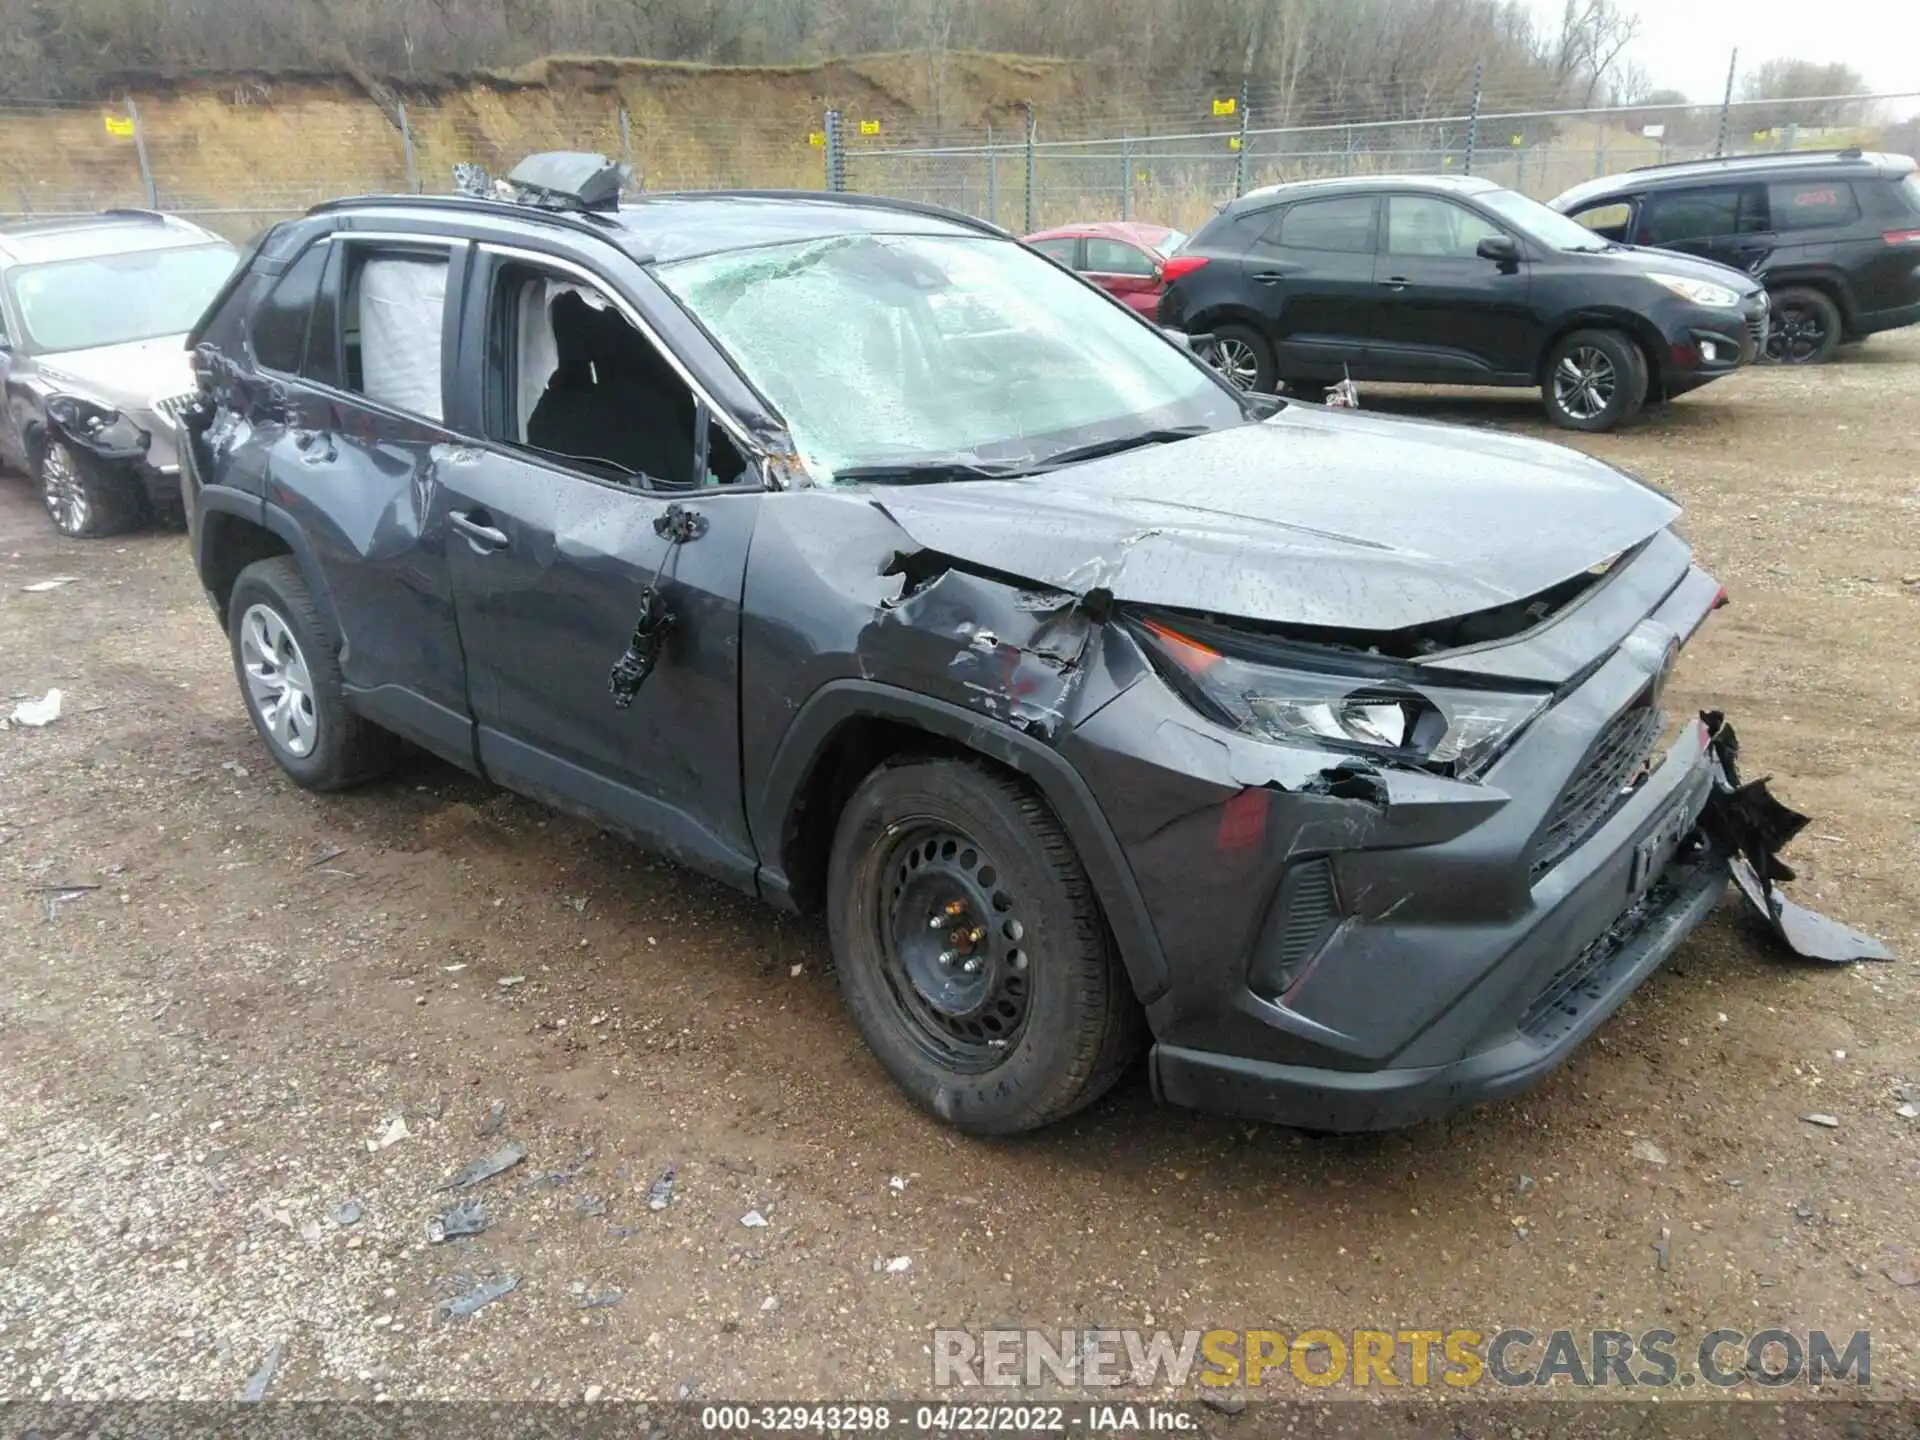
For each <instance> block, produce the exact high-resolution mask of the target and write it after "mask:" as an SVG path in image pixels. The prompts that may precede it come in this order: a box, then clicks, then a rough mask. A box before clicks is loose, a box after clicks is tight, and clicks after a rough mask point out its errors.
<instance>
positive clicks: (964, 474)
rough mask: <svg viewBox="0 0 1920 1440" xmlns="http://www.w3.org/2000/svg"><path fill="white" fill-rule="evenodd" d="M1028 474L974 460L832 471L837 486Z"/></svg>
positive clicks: (897, 462) (893, 463)
mask: <svg viewBox="0 0 1920 1440" xmlns="http://www.w3.org/2000/svg"><path fill="white" fill-rule="evenodd" d="M1026 473H1028V472H1027V471H1024V470H1020V469H1016V468H1013V467H1011V466H1004V465H1002V466H994V465H981V464H978V463H976V462H974V461H971V460H882V461H879V462H877V463H875V464H872V465H842V466H841V467H840V468H839V469H838V470H835V471H834V472H833V478H834V480H835V482H836V483H839V482H846V483H849V484H851V483H854V482H857V481H862V480H864V481H867V482H868V483H870V484H874V485H941V484H945V483H946V482H947V481H949V480H1013V479H1017V478H1018V477H1019V476H1021V475H1024V474H1026Z"/></svg>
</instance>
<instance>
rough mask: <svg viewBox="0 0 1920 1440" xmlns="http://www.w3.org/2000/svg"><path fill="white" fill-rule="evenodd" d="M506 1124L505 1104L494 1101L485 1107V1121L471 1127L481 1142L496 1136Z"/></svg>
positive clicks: (501, 1101)
mask: <svg viewBox="0 0 1920 1440" xmlns="http://www.w3.org/2000/svg"><path fill="white" fill-rule="evenodd" d="M506 1123H507V1102H506V1101H504V1100H494V1101H492V1102H490V1103H489V1104H488V1106H487V1116H486V1119H484V1120H482V1121H481V1122H480V1123H479V1124H478V1125H476V1126H474V1127H473V1133H474V1134H475V1135H476V1136H477V1137H479V1138H480V1139H482V1140H485V1139H486V1138H487V1137H488V1136H490V1135H498V1134H499V1133H500V1131H501V1129H502V1127H504V1126H505V1125H506Z"/></svg>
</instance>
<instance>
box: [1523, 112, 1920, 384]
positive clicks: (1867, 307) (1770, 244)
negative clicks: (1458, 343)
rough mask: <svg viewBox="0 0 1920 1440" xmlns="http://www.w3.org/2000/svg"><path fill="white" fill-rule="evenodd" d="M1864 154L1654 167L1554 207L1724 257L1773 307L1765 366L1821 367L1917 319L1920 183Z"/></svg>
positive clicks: (1906, 167) (1623, 236)
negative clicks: (1852, 345)
mask: <svg viewBox="0 0 1920 1440" xmlns="http://www.w3.org/2000/svg"><path fill="white" fill-rule="evenodd" d="M1914 169H1915V166H1914V162H1913V161H1912V160H1911V159H1909V158H1908V157H1907V156H1905V155H1869V154H1863V153H1861V152H1860V151H1859V150H1829V151H1817V152H1797V153H1791V154H1781V155H1742V156H1738V157H1735V158H1732V159H1726V160H1702V161H1695V162H1691V163H1677V164H1672V165H1653V166H1648V167H1647V168H1645V169H1641V170H1633V171H1630V172H1628V173H1627V174H1625V175H1609V176H1608V177H1607V178H1606V179H1604V180H1593V181H1589V182H1588V183H1587V184H1585V185H1576V186H1575V187H1574V188H1573V189H1571V190H1569V191H1567V193H1566V194H1564V195H1562V196H1560V197H1559V198H1557V199H1556V200H1554V201H1552V202H1551V203H1552V207H1553V208H1554V209H1555V210H1557V211H1560V212H1561V213H1563V214H1566V215H1569V216H1571V217H1572V218H1573V219H1575V220H1577V221H1579V222H1580V224H1581V225H1582V226H1584V227H1585V228H1587V229H1588V230H1591V231H1593V232H1594V233H1595V234H1598V235H1601V236H1604V237H1605V238H1607V239H1609V240H1615V241H1620V242H1623V243H1632V244H1634V245H1651V246H1657V247H1659V248H1660V249H1663V250H1675V251H1681V252H1684V253H1686V254H1689V255H1698V256H1701V257H1702V258H1704V259H1708V260H1717V261H1719V262H1720V263H1721V264H1723V265H1730V266H1733V267H1734V268H1736V269H1739V270H1744V271H1746V272H1748V273H1749V274H1751V275H1753V276H1754V277H1755V278H1756V279H1758V280H1759V281H1760V282H1761V283H1762V284H1764V285H1765V286H1766V287H1767V290H1768V293H1769V294H1770V295H1771V296H1772V298H1773V326H1772V331H1771V333H1770V334H1769V336H1768V338H1767V345H1766V354H1767V358H1768V359H1769V360H1773V361H1777V362H1783V363H1786V364H1790V365H1817V364H1819V363H1821V362H1822V361H1824V360H1827V359H1830V358H1831V357H1832V355H1833V352H1834V350H1835V349H1836V348H1837V347H1839V346H1840V345H1842V344H1844V343H1846V342H1847V341H1850V340H1862V339H1865V338H1866V337H1867V336H1868V335H1871V334H1874V333H1875V332H1876V331H1880V330H1893V329H1896V328H1898V327H1899V326H1902V325H1912V324H1915V323H1916V322H1920V178H1916V176H1915V173H1914Z"/></svg>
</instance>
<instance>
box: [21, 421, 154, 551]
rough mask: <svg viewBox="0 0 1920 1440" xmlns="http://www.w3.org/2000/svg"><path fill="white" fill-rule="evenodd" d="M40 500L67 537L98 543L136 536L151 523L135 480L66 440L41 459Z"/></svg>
mask: <svg viewBox="0 0 1920 1440" xmlns="http://www.w3.org/2000/svg"><path fill="white" fill-rule="evenodd" d="M39 481H40V500H41V503H42V504H44V505H45V506H46V507H47V518H48V519H50V520H52V521H53V528H54V529H56V530H58V531H59V532H60V533H61V534H62V535H70V536H72V537H74V538H75V539H87V540H96V539H99V538H100V537H102V536H106V535H118V534H120V533H121V532H122V531H126V530H131V529H133V528H134V527H135V526H136V525H138V524H140V523H141V521H143V520H144V519H145V518H146V503H145V497H144V496H143V495H142V494H141V490H140V486H139V483H138V482H137V481H136V480H135V479H134V478H133V476H131V475H129V474H127V473H125V472H124V471H121V470H116V469H114V468H113V467H112V466H109V465H105V464H102V463H101V462H100V461H98V460H96V459H94V458H93V456H91V455H86V454H82V453H81V452H80V451H78V450H75V449H74V448H73V447H72V446H71V445H69V444H67V442H66V441H64V440H52V441H49V442H48V444H47V447H46V449H45V450H43V451H42V452H41V455H40V474H39Z"/></svg>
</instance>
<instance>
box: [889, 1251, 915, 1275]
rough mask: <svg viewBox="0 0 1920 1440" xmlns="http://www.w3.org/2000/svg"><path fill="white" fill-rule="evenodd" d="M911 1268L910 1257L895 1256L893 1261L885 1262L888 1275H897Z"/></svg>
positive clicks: (911, 1258) (911, 1261) (911, 1259)
mask: <svg viewBox="0 0 1920 1440" xmlns="http://www.w3.org/2000/svg"><path fill="white" fill-rule="evenodd" d="M912 1268H913V1257H912V1256H911V1255H896V1256H894V1257H893V1259H891V1260H889V1261H887V1273H888V1274H889V1275H898V1274H900V1273H902V1272H903V1271H906V1270H911V1269H912Z"/></svg>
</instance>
